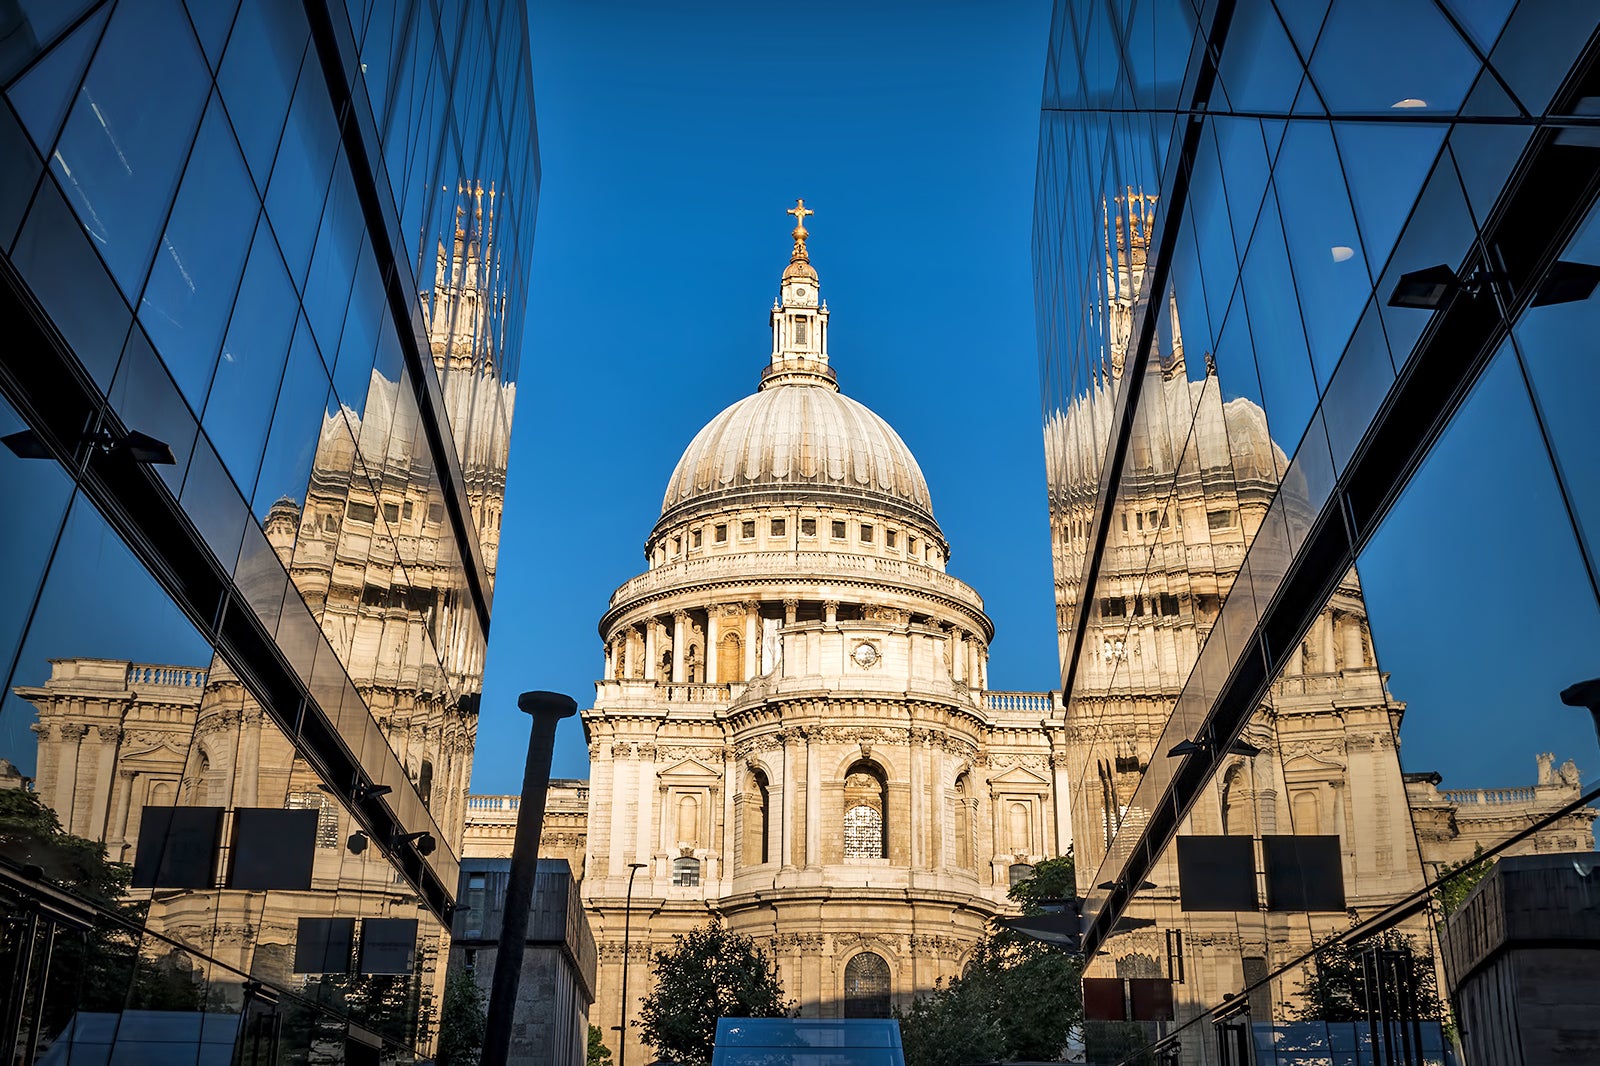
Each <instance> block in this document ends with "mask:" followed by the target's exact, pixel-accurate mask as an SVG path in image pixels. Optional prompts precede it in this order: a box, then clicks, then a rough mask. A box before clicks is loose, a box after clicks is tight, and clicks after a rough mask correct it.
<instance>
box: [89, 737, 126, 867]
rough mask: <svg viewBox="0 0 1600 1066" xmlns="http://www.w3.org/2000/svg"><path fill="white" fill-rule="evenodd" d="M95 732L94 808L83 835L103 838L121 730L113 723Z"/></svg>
mask: <svg viewBox="0 0 1600 1066" xmlns="http://www.w3.org/2000/svg"><path fill="white" fill-rule="evenodd" d="M95 734H96V735H97V736H98V737H99V738H100V761H99V764H98V765H97V766H96V767H95V779H94V809H93V810H91V811H90V812H89V823H88V829H89V832H87V833H85V834H84V835H85V836H87V837H89V838H90V839H91V840H104V839H105V835H106V832H107V831H108V830H109V829H110V825H109V819H110V815H111V783H112V781H113V780H114V778H115V773H116V768H117V745H118V744H119V743H120V742H121V740H122V730H121V729H119V728H118V727H116V726H114V725H103V726H100V727H99V728H97V729H96V730H95Z"/></svg>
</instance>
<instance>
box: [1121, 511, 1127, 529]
mask: <svg viewBox="0 0 1600 1066" xmlns="http://www.w3.org/2000/svg"><path fill="white" fill-rule="evenodd" d="M1122 531H1123V532H1124V533H1126V532H1127V531H1128V516H1127V514H1123V516H1122Z"/></svg>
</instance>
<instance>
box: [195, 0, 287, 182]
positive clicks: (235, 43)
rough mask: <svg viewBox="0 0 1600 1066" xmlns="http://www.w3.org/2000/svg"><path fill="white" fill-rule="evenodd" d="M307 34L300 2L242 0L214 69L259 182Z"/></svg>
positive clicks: (269, 162)
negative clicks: (224, 50)
mask: <svg viewBox="0 0 1600 1066" xmlns="http://www.w3.org/2000/svg"><path fill="white" fill-rule="evenodd" d="M307 37H308V32H307V29H306V22H305V15H304V13H303V12H302V11H301V9H300V8H297V7H295V6H294V5H292V4H274V3H269V2H267V0H245V2H244V4H243V5H242V6H241V7H240V8H239V19H238V22H237V24H236V26H235V28H234V31H233V38H232V40H231V42H230V43H229V45H228V52H227V55H226V57H225V58H224V59H223V61H222V69H221V70H220V71H218V72H217V87H218V88H220V89H221V90H222V98H223V99H224V100H225V101H226V102H227V105H228V114H230V115H232V116H233V123H234V128H235V129H236V130H238V132H239V135H240V137H241V138H242V143H243V145H244V157H245V159H246V160H247V161H248V162H249V164H250V173H251V174H253V175H255V179H256V184H257V185H258V186H260V187H262V188H265V187H266V184H267V175H268V174H269V173H270V172H271V170H272V159H273V155H274V153H276V152H277V150H278V138H279V136H280V135H281V134H282V133H283V120H284V118H285V116H287V114H288V112H289V94H290V93H291V92H292V91H293V89H294V83H295V78H296V77H297V76H298V74H299V71H300V62H301V58H302V57H303V56H304V54H305V50H306V41H307Z"/></svg>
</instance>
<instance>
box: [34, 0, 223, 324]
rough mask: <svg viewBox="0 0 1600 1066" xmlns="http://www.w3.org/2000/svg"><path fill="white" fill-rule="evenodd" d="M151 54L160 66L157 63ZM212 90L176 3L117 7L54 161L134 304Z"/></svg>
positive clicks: (145, 1)
mask: <svg viewBox="0 0 1600 1066" xmlns="http://www.w3.org/2000/svg"><path fill="white" fill-rule="evenodd" d="M152 54H159V55H160V56H161V62H159V63H150V62H149V61H148V57H149V56H150V55H152ZM209 82H210V79H209V78H208V77H207V75H206V67H205V62H204V61H203V60H202V59H201V57H200V49H199V46H198V45H197V44H196V43H195V40H194V34H192V33H190V32H189V20H188V17H187V16H186V15H185V14H184V13H183V9H182V8H181V7H179V6H178V5H177V3H176V0H138V2H130V3H124V4H119V5H118V6H117V10H116V13H115V14H114V15H113V16H112V19H111V23H110V25H109V26H108V27H107V28H106V34H105V39H104V40H103V41H102V42H101V44H100V49H99V51H97V52H96V53H95V58H94V64H93V66H91V67H90V69H89V74H88V76H87V77H86V78H85V79H84V83H83V87H82V89H81V90H80V91H79V93H78V100H77V102H76V103H75V104H74V106H73V109H72V114H71V115H70V116H68V118H67V124H66V128H65V129H64V130H63V131H62V133H61V140H60V142H59V143H58V144H57V146H56V151H55V154H54V155H53V156H52V157H51V160H50V166H51V169H52V170H53V171H55V174H56V177H57V179H58V180H59V181H60V182H61V187H62V189H64V190H65V191H66V194H67V199H68V200H69V201H70V202H71V204H72V207H73V210H75V211H76V212H77V214H78V218H79V220H80V221H81V222H82V223H83V228H84V230H85V231H87V232H88V233H89V235H90V236H91V237H93V238H94V241H95V244H96V245H97V246H98V247H99V250H100V254H101V255H102V256H104V257H105V260H106V265H107V266H109V267H110V268H111V274H112V276H113V277H115V278H116V279H117V283H118V284H119V285H120V286H121V287H122V290H123V292H125V293H127V294H128V296H129V297H130V299H131V298H132V297H134V296H137V295H138V292H139V289H140V287H141V286H142V285H143V283H144V277H145V271H146V269H147V267H148V266H149V263H150V255H151V252H152V251H153V250H154V248H155V243H156V235H157V234H158V233H160V231H161V224H162V222H163V220H164V219H165V218H166V213H167V205H168V203H169V201H170V199H171V196H172V189H173V186H174V185H175V184H176V182H177V177H178V172H179V171H180V170H181V169H182V167H183V163H184V157H185V156H186V154H187V151H188V147H189V143H190V141H191V139H192V138H193V136H194V129H195V125H196V122H197V120H198V119H199V116H200V109H201V107H202V106H203V105H204V103H205V98H206V90H207V88H208V87H209Z"/></svg>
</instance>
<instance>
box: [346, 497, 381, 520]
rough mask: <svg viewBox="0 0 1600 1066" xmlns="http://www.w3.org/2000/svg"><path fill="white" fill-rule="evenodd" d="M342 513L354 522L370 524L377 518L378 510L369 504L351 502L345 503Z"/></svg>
mask: <svg viewBox="0 0 1600 1066" xmlns="http://www.w3.org/2000/svg"><path fill="white" fill-rule="evenodd" d="M344 513H345V515H346V516H347V517H349V518H350V519H352V520H353V521H356V522H370V521H372V520H373V519H375V518H377V517H378V509H377V508H376V507H374V506H372V504H370V503H362V502H361V501H360V500H351V501H349V502H348V503H346V504H345V506H344Z"/></svg>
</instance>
